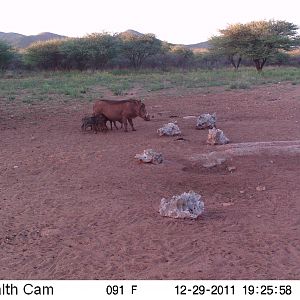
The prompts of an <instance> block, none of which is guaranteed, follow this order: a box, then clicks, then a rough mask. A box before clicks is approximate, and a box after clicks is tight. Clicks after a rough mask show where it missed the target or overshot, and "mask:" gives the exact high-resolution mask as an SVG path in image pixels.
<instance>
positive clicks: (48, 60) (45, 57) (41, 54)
mask: <svg viewBox="0 0 300 300" xmlns="http://www.w3.org/2000/svg"><path fill="white" fill-rule="evenodd" d="M63 43H64V40H49V41H39V42H36V43H33V44H32V45H30V46H29V47H28V48H26V50H25V55H24V57H25V62H26V63H27V64H28V65H30V66H33V67H37V68H39V69H43V70H55V69H60V68H61V67H62V59H63V57H62V54H61V52H60V47H61V45H62V44H63Z"/></svg>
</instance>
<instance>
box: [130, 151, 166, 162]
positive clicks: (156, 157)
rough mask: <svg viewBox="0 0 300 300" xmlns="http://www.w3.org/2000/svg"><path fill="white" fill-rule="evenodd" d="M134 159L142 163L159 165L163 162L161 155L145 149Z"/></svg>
mask: <svg viewBox="0 0 300 300" xmlns="http://www.w3.org/2000/svg"><path fill="white" fill-rule="evenodd" d="M135 158H137V159H138V160H139V161H141V162H144V163H152V164H155V165H157V164H160V163H162V162H163V156H162V154H161V153H158V152H155V151H153V150H152V149H146V150H144V152H143V153H142V154H136V155H135Z"/></svg>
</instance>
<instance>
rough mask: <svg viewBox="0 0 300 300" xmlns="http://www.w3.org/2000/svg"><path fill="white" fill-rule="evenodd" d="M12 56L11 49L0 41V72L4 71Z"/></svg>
mask: <svg viewBox="0 0 300 300" xmlns="http://www.w3.org/2000/svg"><path fill="white" fill-rule="evenodd" d="M13 56H14V54H13V51H12V49H11V47H10V46H9V45H8V44H6V43H5V42H1V41H0V70H4V69H6V68H7V67H8V65H9V63H10V61H11V60H12V58H13Z"/></svg>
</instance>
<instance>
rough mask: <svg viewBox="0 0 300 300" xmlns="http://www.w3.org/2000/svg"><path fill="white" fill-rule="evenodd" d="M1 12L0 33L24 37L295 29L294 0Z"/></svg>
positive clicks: (125, 2)
mask: <svg viewBox="0 0 300 300" xmlns="http://www.w3.org/2000/svg"><path fill="white" fill-rule="evenodd" d="M0 8H1V17H0V32H16V33H20V34H25V35H35V34H38V33H40V32H52V33H56V34H61V35H67V36H74V37H80V36H84V35H86V34H89V33H93V32H103V31H106V32H110V33H117V32H122V31H125V30H127V29H134V30H137V31H139V32H141V33H154V34H155V35H156V36H157V38H159V39H161V40H164V41H168V42H171V43H178V44H193V43H198V42H203V41H206V40H207V39H208V38H210V37H211V36H212V35H215V34H217V33H218V29H223V28H226V27H227V25H228V24H234V23H238V22H240V23H246V22H249V21H256V20H263V19H266V20H269V19H275V20H285V21H288V22H292V23H294V24H297V25H298V26H300V13H299V12H300V1H299V0H282V1H278V0H249V1H243V0H223V1H222V0H207V1H202V0H173V1H171V0H170V1H169V0H147V1H146V0H70V1H69V0H0Z"/></svg>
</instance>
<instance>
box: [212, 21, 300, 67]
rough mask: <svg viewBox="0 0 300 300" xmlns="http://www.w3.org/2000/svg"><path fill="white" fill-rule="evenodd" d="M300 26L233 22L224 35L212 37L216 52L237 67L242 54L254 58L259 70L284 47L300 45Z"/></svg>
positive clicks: (288, 23)
mask: <svg viewBox="0 0 300 300" xmlns="http://www.w3.org/2000/svg"><path fill="white" fill-rule="evenodd" d="M297 29H298V26H297V25H295V24H293V23H290V22H286V21H274V20H270V21H265V20H264V21H253V22H250V23H246V24H234V25H229V26H228V27H227V28H226V29H222V30H220V33H221V35H219V36H214V37H212V38H211V39H210V43H211V44H212V51H214V52H216V53H219V54H222V55H226V56H228V58H229V59H230V61H231V63H232V64H233V66H234V67H235V68H238V66H239V64H240V62H241V59H242V57H246V58H249V59H251V60H252V61H253V62H254V64H255V67H256V69H257V70H258V71H261V70H262V68H263V67H264V65H265V63H266V61H267V60H268V59H269V58H271V57H273V56H274V55H276V54H278V52H279V51H280V50H284V51H290V50H293V49H294V48H295V47H296V46H298V45H299V36H297Z"/></svg>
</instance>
